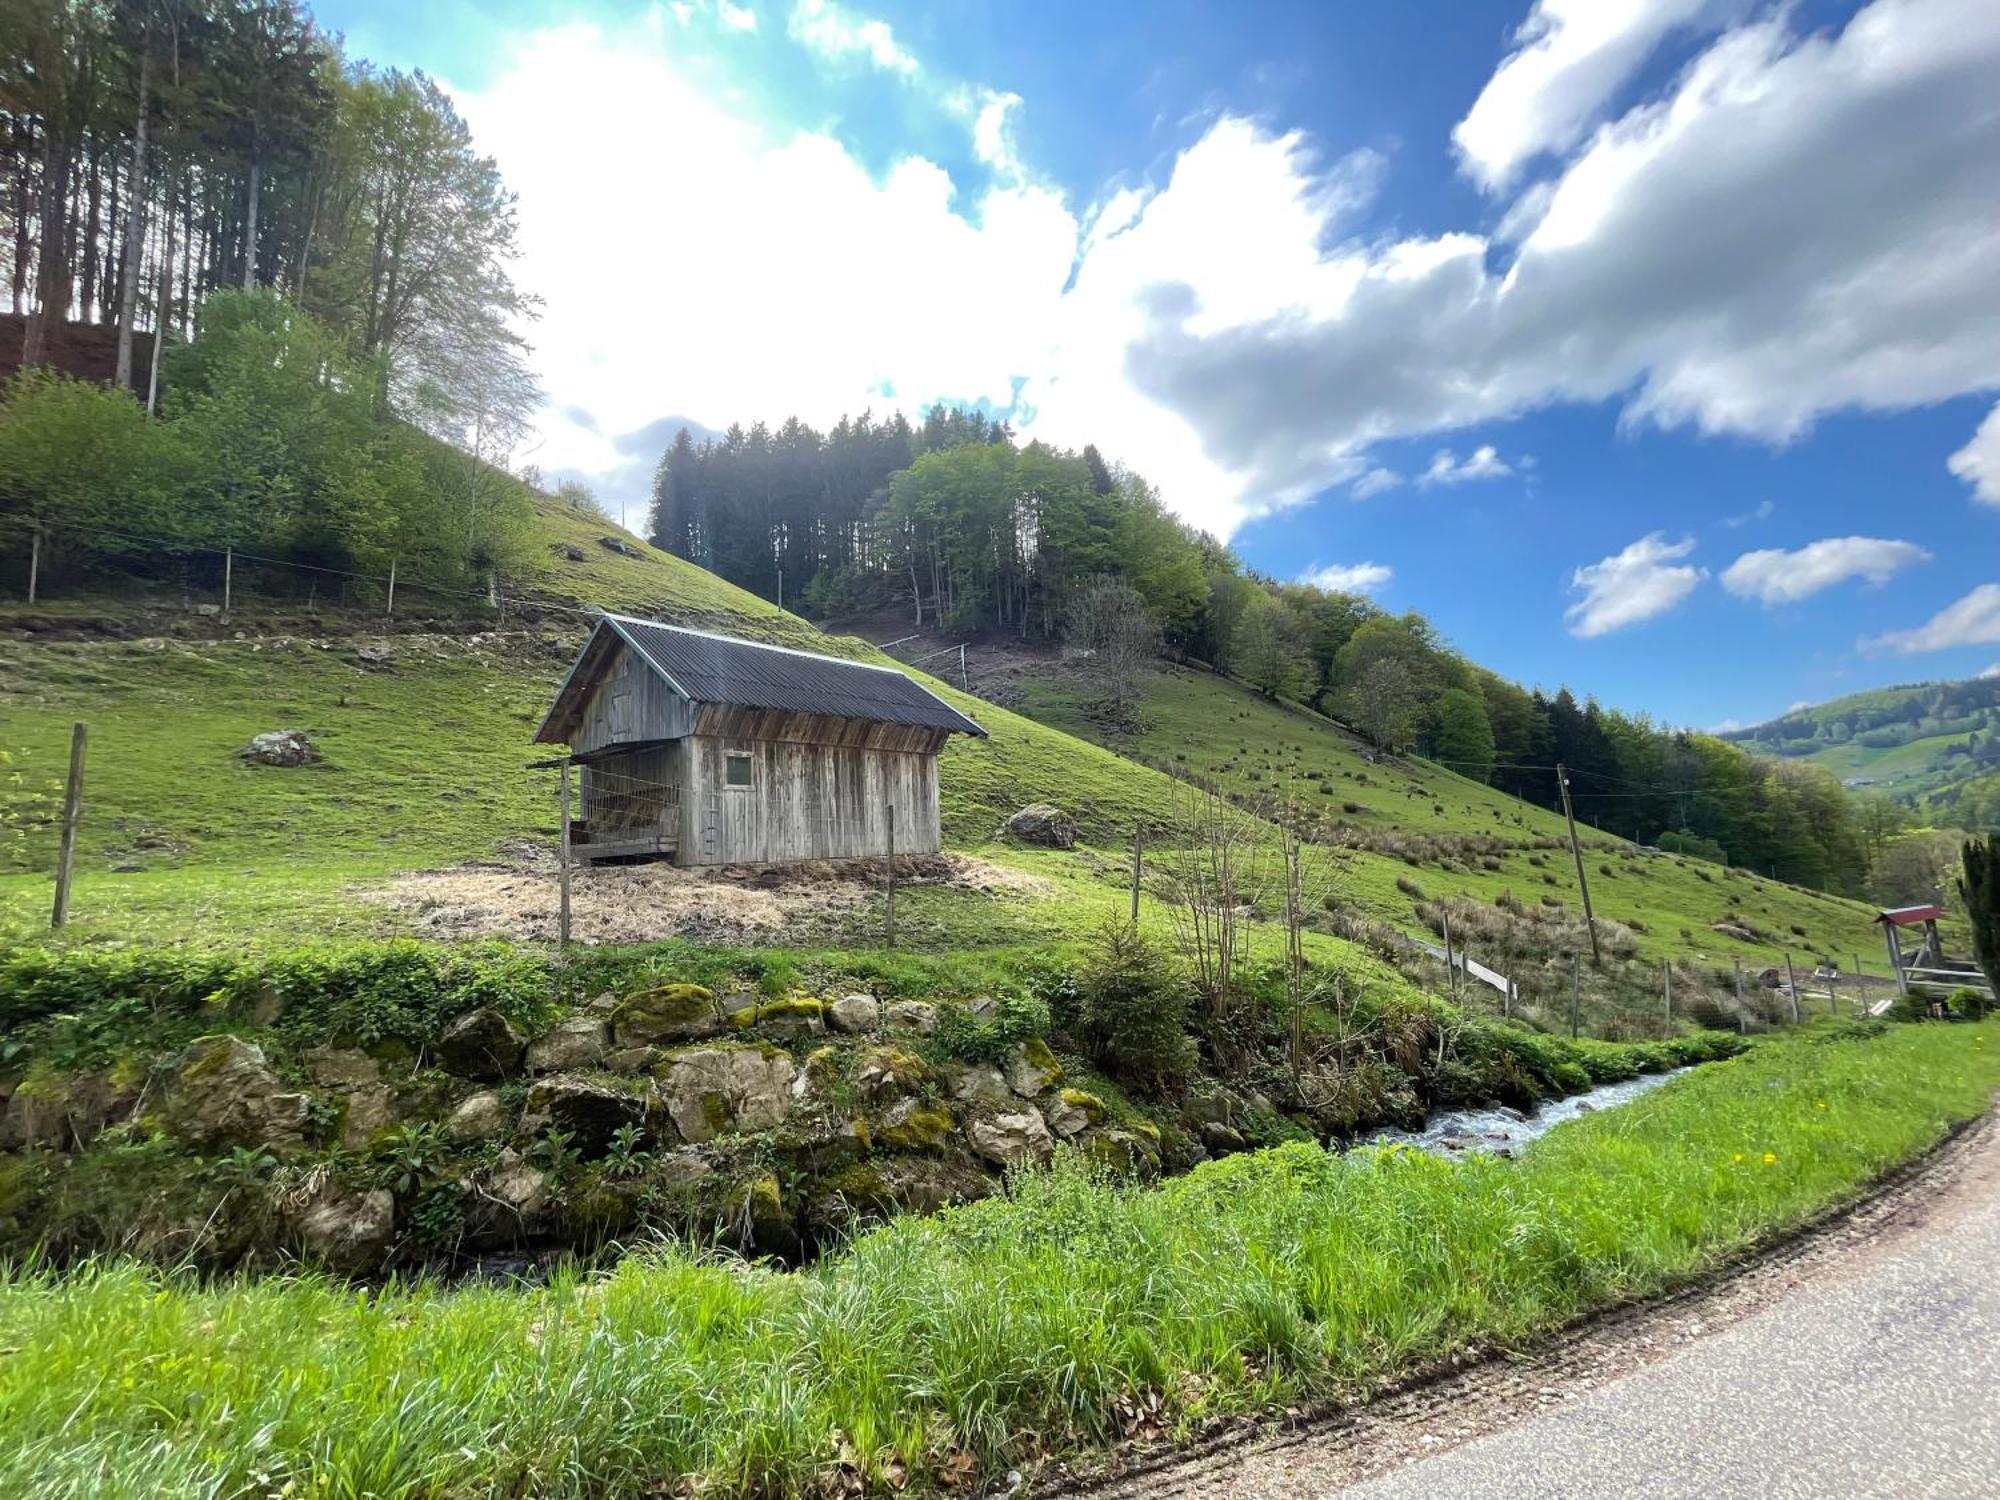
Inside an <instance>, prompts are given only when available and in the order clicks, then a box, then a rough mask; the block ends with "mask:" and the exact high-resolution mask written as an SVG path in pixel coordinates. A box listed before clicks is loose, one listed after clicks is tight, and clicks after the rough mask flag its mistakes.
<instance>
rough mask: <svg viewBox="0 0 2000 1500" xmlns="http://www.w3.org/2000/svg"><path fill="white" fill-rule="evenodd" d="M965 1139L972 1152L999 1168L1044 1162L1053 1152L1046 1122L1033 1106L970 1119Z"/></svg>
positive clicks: (1053, 1147)
mask: <svg viewBox="0 0 2000 1500" xmlns="http://www.w3.org/2000/svg"><path fill="white" fill-rule="evenodd" d="M967 1137H968V1139H970V1140H971V1142H972V1149H973V1150H974V1151H977V1152H978V1153H979V1154H980V1155H981V1156H983V1157H985V1158H986V1159H987V1160H988V1161H990V1162H992V1163H994V1164H995V1165H996V1166H1002V1167H1014V1166H1020V1165H1022V1164H1024V1163H1039V1162H1045V1161H1047V1160H1048V1159H1049V1156H1050V1154H1051V1153H1052V1152H1053V1151H1054V1150H1055V1140H1054V1139H1053V1138H1052V1137H1051V1136H1050V1135H1049V1127H1048V1122H1047V1121H1045V1120H1044V1119H1043V1118H1042V1113H1041V1111H1040V1110H1038V1109H1035V1108H1034V1107H1033V1106H1029V1107H1028V1108H1026V1109H1021V1110H1016V1111H1014V1112H1013V1113H1011V1114H1003V1115H992V1116H989V1117H987V1118H985V1119H979V1120H974V1121H973V1122H972V1128H971V1130H970V1131H968V1132H967Z"/></svg>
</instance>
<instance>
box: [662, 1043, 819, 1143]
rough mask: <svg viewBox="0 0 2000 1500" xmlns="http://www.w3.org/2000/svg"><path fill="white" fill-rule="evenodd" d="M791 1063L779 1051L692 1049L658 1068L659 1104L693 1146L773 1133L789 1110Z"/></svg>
mask: <svg viewBox="0 0 2000 1500" xmlns="http://www.w3.org/2000/svg"><path fill="white" fill-rule="evenodd" d="M793 1072H794V1069H793V1065H792V1059H791V1058H790V1056H788V1055H787V1054H786V1053H784V1052H781V1051H779V1050H778V1049H777V1048H776V1047H748V1046H714V1047H690V1048H687V1049H686V1050H684V1051H681V1052H674V1053H669V1054H668V1055H667V1057H666V1058H665V1059H663V1060H662V1061H661V1063H660V1065H659V1068H658V1071H657V1073H656V1075H655V1076H656V1077H657V1078H658V1079H659V1088H660V1100H661V1102H662V1103H663V1104H664V1105H665V1106H666V1110H667V1114H668V1115H669V1116H670V1117H671V1118H672V1120H673V1122H674V1128H675V1129H677V1130H678V1131H680V1133H681V1138H682V1139H683V1140H685V1141H689V1142H692V1143H699V1142H702V1141H712V1140H714V1139H715V1138H716V1137H717V1136H719V1135H723V1134H726V1133H728V1132H730V1131H753V1130H770V1129H773V1128H775V1127H776V1126H778V1125H781V1124H783V1123H784V1119H785V1115H786V1114H787V1112H789V1110H790V1109H791V1103H792V1094H791V1085H792V1074H793Z"/></svg>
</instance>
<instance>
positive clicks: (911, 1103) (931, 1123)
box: [874, 1099, 958, 1151]
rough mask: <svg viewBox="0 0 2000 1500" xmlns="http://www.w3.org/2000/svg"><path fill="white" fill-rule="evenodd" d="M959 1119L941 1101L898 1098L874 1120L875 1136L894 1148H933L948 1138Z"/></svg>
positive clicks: (912, 1149) (917, 1149)
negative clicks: (938, 1102) (927, 1101)
mask: <svg viewBox="0 0 2000 1500" xmlns="http://www.w3.org/2000/svg"><path fill="white" fill-rule="evenodd" d="M957 1128H958V1121H957V1120H956V1119H954V1118H953V1117H952V1113H951V1111H950V1110H949V1109H946V1108H945V1107H944V1106H943V1105H942V1104H928V1103H925V1102H924V1101H923V1100H921V1099H900V1100H898V1101H897V1102H896V1103H894V1104H892V1105H891V1106H889V1109H888V1110H887V1111H886V1112H885V1113H884V1114H883V1116H882V1118H881V1119H880V1120H878V1121H876V1123H875V1128H874V1134H875V1139H876V1140H877V1141H879V1142H881V1143H882V1144H883V1145H884V1146H887V1147H889V1148H890V1149H891V1150H893V1151H935V1150H937V1149H938V1148H939V1147H940V1146H942V1145H943V1144H944V1143H945V1142H946V1141H948V1140H950V1139H951V1133H952V1131H954V1130H956V1129H957Z"/></svg>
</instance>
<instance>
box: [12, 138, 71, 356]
mask: <svg viewBox="0 0 2000 1500" xmlns="http://www.w3.org/2000/svg"><path fill="white" fill-rule="evenodd" d="M69 166H70V162H69V145H68V142H66V141H65V140H63V138H62V137H61V136H60V135H59V134H58V133H57V132H55V131H53V130H51V131H49V132H47V133H46V134H44V135H43V137H42V205H41V206H42V242H41V246H40V253H39V255H37V257H36V260H35V310H34V311H33V312H31V313H30V314H29V315H28V327H27V332H26V335H25V336H24V337H23V338H22V340H21V366H22V368H23V369H31V368H33V367H34V366H36V365H38V364H40V363H41V362H42V361H43V359H44V358H46V356H47V353H48V344H49V323H50V321H51V320H52V319H53V320H54V321H57V322H60V321H61V320H62V317H63V315H64V313H65V312H67V311H68V309H69V269H68V267H66V266H65V265H64V264H63V249H64V247H65V244H66V242H67V239H68V229H67V226H66V225H65V224H64V222H63V221H64V219H65V218H66V217H67V216H68V211H69Z"/></svg>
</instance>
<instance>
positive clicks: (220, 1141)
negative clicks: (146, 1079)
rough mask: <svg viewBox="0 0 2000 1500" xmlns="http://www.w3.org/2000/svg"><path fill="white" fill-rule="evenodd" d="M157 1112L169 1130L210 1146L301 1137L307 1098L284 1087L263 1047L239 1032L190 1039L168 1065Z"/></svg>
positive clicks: (274, 1143) (292, 1141)
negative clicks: (162, 1100) (161, 1115)
mask: <svg viewBox="0 0 2000 1500" xmlns="http://www.w3.org/2000/svg"><path fill="white" fill-rule="evenodd" d="M164 1096H165V1102H164V1105H163V1109H162V1113H163V1115H164V1116H165V1119H166V1123H167V1126H168V1128H169V1129H170V1130H171V1131H172V1132H173V1134H174V1135H176V1136H178V1137H179V1138H180V1139H181V1140H183V1141H186V1142H188V1143H189V1144H190V1145H194V1146H200V1147H206V1148H209V1149H211V1150H226V1149H228V1148H229V1147H232V1146H270V1147H277V1148H280V1149H283V1148H286V1147H293V1146H300V1145H303V1144H304V1142H305V1134H304V1132H305V1126H306V1121H307V1119H308V1118H309V1117H310V1114H311V1107H312V1101H311V1100H310V1099H309V1098H307V1096H306V1095H304V1094H301V1093H297V1092H295V1091H293V1090H291V1089H288V1088H286V1087H285V1085H284V1083H283V1082H282V1081H281V1080H280V1079H279V1077H278V1075H277V1074H276V1073H275V1072H273V1071H272V1070H271V1067H270V1065H269V1063H267V1062H266V1061H265V1059H264V1049H263V1048H261V1047H259V1046H257V1045H256V1043H254V1042H246V1041H244V1040H243V1038H242V1037H240V1036H226V1035H224V1036H205V1037H202V1038H200V1039H199V1040H196V1041H193V1042H190V1043H189V1044H188V1046H187V1050H186V1051H184V1052H182V1053H181V1055H180V1056H179V1057H178V1058H177V1059H175V1061H174V1062H173V1063H172V1065H171V1066H170V1068H169V1070H168V1078H167V1081H166V1088H165V1091H164Z"/></svg>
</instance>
